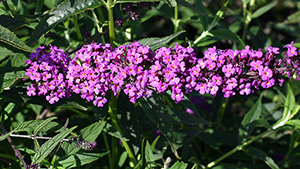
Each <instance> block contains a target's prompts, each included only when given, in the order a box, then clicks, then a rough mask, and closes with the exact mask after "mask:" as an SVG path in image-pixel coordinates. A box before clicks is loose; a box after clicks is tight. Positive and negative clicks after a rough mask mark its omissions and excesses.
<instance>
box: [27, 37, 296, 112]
mask: <svg viewBox="0 0 300 169" xmlns="http://www.w3.org/2000/svg"><path fill="white" fill-rule="evenodd" d="M284 48H286V49H287V51H285V52H282V56H283V57H282V58H281V59H278V58H277V56H279V55H281V53H280V52H279V48H277V47H268V48H267V49H266V52H265V53H263V52H262V51H261V50H252V49H250V47H249V46H246V47H245V49H243V50H231V49H226V50H220V49H216V47H213V48H209V49H208V50H207V51H205V52H204V57H202V58H197V57H196V55H195V53H194V52H193V48H190V47H187V48H185V47H183V46H181V45H178V44H174V46H171V47H168V48H167V47H162V48H160V49H157V50H156V51H155V52H153V51H152V50H151V49H150V47H149V46H144V45H142V44H140V43H138V42H133V43H131V44H128V45H122V46H119V47H117V48H115V49H114V48H112V47H111V46H110V44H105V45H104V44H101V43H100V44H96V43H92V44H90V45H85V46H83V47H82V48H81V49H80V50H79V51H78V52H77V53H76V55H75V57H74V58H73V59H72V60H71V59H70V58H69V57H68V55H67V54H65V53H63V51H62V50H61V49H57V48H56V47H53V46H50V53H48V52H47V51H46V50H45V48H44V47H40V48H38V49H37V50H36V51H37V52H36V53H32V54H31V57H30V59H29V60H28V61H27V65H30V68H29V69H27V72H26V75H27V76H29V77H30V79H31V80H32V81H35V82H36V83H35V84H31V85H30V86H28V87H27V89H28V92H27V94H28V95H29V96H34V95H36V94H37V95H41V94H43V95H46V99H47V100H48V101H49V103H51V104H53V103H54V102H57V101H58V100H59V98H62V97H69V96H70V95H71V93H72V92H74V93H76V94H80V96H81V97H82V98H83V99H86V100H88V101H93V104H94V105H95V106H98V107H103V105H104V104H105V103H106V102H107V99H106V98H105V96H106V94H107V93H108V92H109V91H112V92H113V93H114V95H115V96H117V95H118V93H119V92H121V91H123V92H124V93H125V94H126V95H128V97H129V100H130V101H131V102H133V103H134V102H135V101H136V100H137V99H138V98H140V97H146V98H147V97H149V96H150V95H151V94H152V92H156V93H165V92H166V91H170V92H171V93H172V94H171V97H172V99H173V100H175V101H176V102H177V103H178V102H180V101H182V100H183V98H184V94H187V93H189V92H191V91H193V90H196V91H199V93H200V94H205V93H209V94H211V95H214V96H215V95H216V94H217V93H218V92H222V93H223V95H224V97H226V98H229V97H230V96H234V95H236V94H237V93H239V94H240V95H249V94H250V93H253V92H254V91H255V90H258V89H260V88H270V87H272V86H274V85H275V84H276V83H277V84H279V85H282V84H283V82H284V79H283V78H281V76H282V75H287V76H288V78H291V77H292V76H293V75H294V74H296V80H300V63H299V58H297V56H298V51H297V48H296V47H293V42H292V43H291V44H288V45H286V46H284Z"/></svg>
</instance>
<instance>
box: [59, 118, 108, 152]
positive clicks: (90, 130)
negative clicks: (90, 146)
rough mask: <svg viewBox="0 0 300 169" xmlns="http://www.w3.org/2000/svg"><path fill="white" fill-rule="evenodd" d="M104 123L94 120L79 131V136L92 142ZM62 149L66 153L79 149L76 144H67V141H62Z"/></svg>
mask: <svg viewBox="0 0 300 169" xmlns="http://www.w3.org/2000/svg"><path fill="white" fill-rule="evenodd" d="M105 125H106V122H95V123H93V124H91V125H89V126H87V127H85V128H83V129H81V130H80V131H79V133H80V138H81V139H82V140H86V141H88V142H90V143H93V142H94V141H95V140H96V139H97V137H98V136H99V134H100V133H101V132H102V130H103V128H104V126H105ZM64 144H65V145H64V149H65V148H67V149H65V151H66V154H68V155H70V154H75V153H76V152H78V151H79V150H80V148H79V147H77V146H76V144H69V143H64Z"/></svg>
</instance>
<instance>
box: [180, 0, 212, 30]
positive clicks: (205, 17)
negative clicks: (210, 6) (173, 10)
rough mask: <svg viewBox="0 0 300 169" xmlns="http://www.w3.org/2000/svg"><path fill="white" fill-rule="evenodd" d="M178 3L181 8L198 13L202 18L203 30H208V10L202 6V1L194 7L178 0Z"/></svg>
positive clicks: (196, 2) (182, 0) (183, 0)
mask: <svg viewBox="0 0 300 169" xmlns="http://www.w3.org/2000/svg"><path fill="white" fill-rule="evenodd" d="M177 3H178V4H179V5H181V6H184V7H187V8H189V9H192V10H193V11H195V12H197V13H198V14H199V17H200V21H201V23H202V25H203V28H204V29H205V30H206V29H207V23H208V12H207V10H206V7H205V6H204V5H203V4H202V2H201V1H195V6H196V8H195V7H194V6H192V5H191V4H189V3H188V2H187V1H185V0H177Z"/></svg>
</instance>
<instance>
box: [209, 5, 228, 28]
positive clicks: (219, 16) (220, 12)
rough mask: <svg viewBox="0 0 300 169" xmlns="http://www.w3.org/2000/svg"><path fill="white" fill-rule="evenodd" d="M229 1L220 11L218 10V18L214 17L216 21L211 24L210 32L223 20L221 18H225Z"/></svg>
mask: <svg viewBox="0 0 300 169" xmlns="http://www.w3.org/2000/svg"><path fill="white" fill-rule="evenodd" d="M228 2H229V1H226V2H225V3H224V5H223V6H222V8H221V9H220V10H218V12H217V14H216V16H215V17H214V20H213V21H212V23H211V24H210V26H209V28H208V31H210V30H211V29H212V28H213V27H215V26H216V25H217V24H218V22H219V21H220V20H221V18H222V17H223V15H224V11H225V9H226V7H227V4H228Z"/></svg>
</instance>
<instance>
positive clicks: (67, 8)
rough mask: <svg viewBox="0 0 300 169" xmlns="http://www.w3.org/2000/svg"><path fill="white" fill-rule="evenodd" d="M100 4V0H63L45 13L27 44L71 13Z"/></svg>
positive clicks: (32, 42) (31, 43)
mask: <svg viewBox="0 0 300 169" xmlns="http://www.w3.org/2000/svg"><path fill="white" fill-rule="evenodd" d="M101 5H102V1H101V0H65V1H63V2H62V3H61V4H59V5H58V6H57V7H56V8H54V9H52V10H51V11H50V12H49V14H47V15H45V16H44V17H43V18H42V20H41V21H40V22H39V24H38V26H37V27H36V28H35V30H34V31H33V33H32V35H31V37H30V38H29V40H28V42H27V44H28V45H30V46H31V45H33V44H34V43H35V42H36V41H37V40H39V38H40V37H41V36H43V35H44V34H46V33H47V32H48V31H50V30H51V29H52V28H54V27H55V26H56V25H57V24H59V23H60V22H62V21H64V20H66V19H67V18H69V17H70V16H72V15H75V14H77V13H80V12H82V11H85V10H88V9H93V8H96V7H98V6H101Z"/></svg>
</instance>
